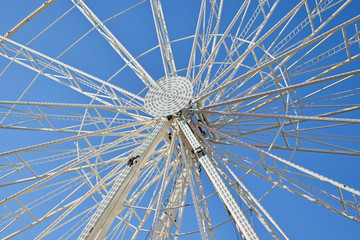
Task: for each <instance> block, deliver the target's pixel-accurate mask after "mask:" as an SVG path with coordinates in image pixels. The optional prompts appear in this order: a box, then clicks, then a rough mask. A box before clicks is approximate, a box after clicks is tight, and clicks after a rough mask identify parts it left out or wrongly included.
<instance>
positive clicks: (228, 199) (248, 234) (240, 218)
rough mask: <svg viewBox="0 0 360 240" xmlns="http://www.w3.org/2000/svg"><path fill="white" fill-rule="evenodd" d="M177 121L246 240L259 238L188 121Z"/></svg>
mask: <svg viewBox="0 0 360 240" xmlns="http://www.w3.org/2000/svg"><path fill="white" fill-rule="evenodd" d="M177 122H178V124H179V126H180V128H181V130H182V132H183V133H184V135H185V137H186V138H187V140H188V141H189V143H190V145H191V147H192V148H193V150H194V152H195V154H196V155H197V157H198V161H199V162H200V164H201V166H202V167H203V169H204V170H205V172H206V174H207V176H208V177H209V179H210V181H211V183H212V184H213V186H214V187H215V190H216V192H217V193H218V195H219V197H220V199H221V200H222V202H223V203H224V204H225V206H226V208H227V209H228V210H229V212H230V214H231V217H232V218H233V219H234V221H235V224H236V227H237V228H238V230H239V231H240V233H241V234H242V235H243V236H244V239H246V240H253V239H254V240H255V239H259V237H258V235H257V234H256V232H255V230H254V228H253V227H252V225H251V224H250V222H249V221H248V219H247V218H246V216H245V214H244V213H243V211H242V210H241V209H240V207H239V205H238V204H237V202H236V200H235V198H234V197H233V195H232V194H231V192H230V190H229V189H228V188H227V187H226V184H225V183H224V181H223V180H222V178H221V176H220V174H219V172H218V171H217V170H216V168H215V166H214V165H213V163H212V162H211V160H210V158H209V157H208V156H207V155H206V154H205V153H204V151H203V148H202V146H201V144H200V142H199V141H198V140H197V138H196V137H195V135H194V133H193V132H192V131H191V129H190V127H189V125H188V124H187V122H186V121H185V120H183V119H178V120H177Z"/></svg>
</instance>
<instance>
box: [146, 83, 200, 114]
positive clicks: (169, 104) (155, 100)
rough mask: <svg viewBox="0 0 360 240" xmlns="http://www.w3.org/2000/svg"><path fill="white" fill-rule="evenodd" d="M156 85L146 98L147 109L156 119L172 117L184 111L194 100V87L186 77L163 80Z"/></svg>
mask: <svg viewBox="0 0 360 240" xmlns="http://www.w3.org/2000/svg"><path fill="white" fill-rule="evenodd" d="M156 83H157V84H156V85H155V86H152V88H150V90H149V92H148V93H147V94H146V97H145V109H146V111H147V112H148V113H149V114H151V115H152V116H154V117H165V116H168V115H172V114H174V113H176V112H178V111H180V110H181V109H183V108H184V107H185V106H186V104H188V103H189V101H190V100H191V98H192V94H193V87H192V84H191V82H190V81H189V80H188V79H186V78H185V77H180V76H174V77H171V78H163V79H160V80H158V81H157V82H156Z"/></svg>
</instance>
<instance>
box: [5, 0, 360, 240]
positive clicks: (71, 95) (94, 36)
mask: <svg viewBox="0 0 360 240" xmlns="http://www.w3.org/2000/svg"><path fill="white" fill-rule="evenodd" d="M138 2H140V1H138ZM239 2H240V1H234V0H232V1H225V2H224V9H223V14H222V21H221V25H220V30H219V33H222V32H223V31H224V30H225V29H226V27H227V25H228V24H229V22H230V21H231V19H232V17H233V16H234V14H235V13H236V11H237V9H238V8H239ZM310 2H311V3H312V2H314V1H310ZM42 3H43V0H33V1H21V0H3V1H2V7H1V9H0V22H1V23H2V24H0V34H1V35H5V33H6V32H7V31H8V30H9V29H11V28H12V27H13V26H14V25H16V24H17V23H18V22H19V21H21V20H22V19H23V18H24V17H26V16H27V15H28V14H29V13H30V12H31V11H33V10H34V9H36V8H37V7H38V6H40V5H41V4H42ZM86 3H87V4H88V6H89V7H90V8H91V9H92V10H93V11H94V12H95V14H97V16H98V17H99V18H100V19H101V20H105V19H108V18H110V17H111V16H113V15H115V14H117V13H119V12H121V11H123V10H125V9H127V8H128V7H130V6H132V5H133V3H132V2H130V1H129V2H126V3H119V1H115V0H106V1H93V0H89V1H86ZM311 3H309V4H310V6H311ZM162 4H163V9H164V15H165V20H166V24H167V28H168V32H169V37H170V39H171V40H176V39H180V38H183V37H186V36H192V35H193V34H194V32H195V28H196V21H197V15H198V11H199V7H200V1H194V0H192V1H191V0H184V1H174V0H168V1H164V2H163V3H162ZM72 6H73V4H72V2H71V1H67V0H58V1H57V2H56V3H55V4H53V5H52V6H51V7H49V8H48V9H47V10H46V11H44V12H42V13H41V14H40V15H39V16H37V17H36V18H34V19H33V20H31V21H30V22H29V23H28V24H26V25H25V26H24V27H23V28H22V29H21V30H20V31H19V32H17V33H16V34H15V35H14V36H12V37H11V39H12V40H14V41H16V42H18V43H20V44H23V45H26V44H27V43H28V42H29V41H31V40H32V39H33V38H34V37H35V36H36V35H37V34H38V33H39V32H41V31H42V30H44V29H45V28H46V27H47V26H48V25H49V24H51V23H52V22H53V21H55V20H56V19H57V18H58V17H59V16H61V15H62V14H63V13H64V12H66V11H67V10H68V9H69V8H71V7H72ZM292 7H293V5H291V4H288V2H287V1H280V3H279V6H278V7H277V9H276V12H275V14H274V15H273V16H272V18H271V19H270V21H269V23H268V24H267V25H266V28H265V29H266V30H268V29H269V28H270V27H271V26H273V25H274V24H276V22H277V21H278V20H279V18H280V17H281V16H283V15H284V14H285V13H286V12H288V11H290V10H291V8H292ZM359 10H360V3H359V1H353V2H352V3H351V4H350V5H349V6H347V7H346V8H345V10H343V12H342V13H341V14H340V15H339V16H337V17H336V18H335V19H334V20H333V21H332V22H331V23H330V24H329V25H328V26H327V27H326V28H325V29H324V30H322V31H321V33H323V32H325V31H326V30H329V29H331V28H332V27H334V26H336V25H338V24H339V23H342V22H344V21H346V20H348V19H350V18H352V17H354V16H356V15H357V14H358V13H359ZM296 17H303V15H301V14H299V16H296ZM324 17H326V13H325V14H324ZM314 21H318V19H316V20H314ZM315 24H319V23H315ZM106 25H107V26H108V28H109V29H110V30H111V31H113V33H114V34H115V36H116V37H117V38H118V39H119V40H120V41H121V43H122V44H123V45H124V46H126V47H127V48H128V50H129V51H130V52H131V53H132V54H133V55H134V56H138V55H140V54H142V53H144V52H145V51H147V50H149V49H152V48H153V47H156V46H157V44H158V42H157V41H158V40H157V38H156V32H155V27H154V22H153V17H152V14H151V8H150V3H149V1H146V2H144V3H142V4H141V5H139V6H138V7H136V8H135V9H133V10H130V11H129V12H126V13H124V14H123V15H121V16H119V17H117V18H115V19H113V20H110V21H109V22H107V23H106ZM358 25H359V24H358ZM294 26H295V23H294ZM290 27H291V25H290ZM91 28H92V25H91V24H90V23H89V22H88V20H87V19H86V18H85V17H84V16H83V15H82V14H81V13H80V12H79V11H78V10H77V9H76V8H75V9H73V10H72V11H71V12H70V13H69V14H67V15H66V17H64V18H63V19H62V20H60V21H59V22H58V23H56V24H55V25H54V26H53V27H51V28H50V29H49V30H48V31H46V32H45V33H44V34H42V35H41V36H40V37H39V38H37V39H36V40H34V41H33V42H31V43H30V44H29V47H30V48H32V49H34V50H36V51H39V52H41V53H44V54H46V55H48V56H50V57H52V58H56V57H57V56H59V54H61V53H62V52H63V51H65V50H66V49H67V48H68V47H69V46H70V45H71V44H73V43H74V42H75V41H76V40H78V39H79V38H80V37H81V36H83V35H84V34H85V33H86V32H87V31H88V30H90V29H91ZM346 30H347V31H349V33H354V31H355V30H354V27H353V26H350V27H348V28H346ZM273 38H274V36H271V38H269V40H268V42H266V41H265V44H266V46H268V45H269V44H271V43H270V42H271V40H272V39H273ZM339 38H340V39H341V35H339V34H338V35H336V36H334V38H330V39H329V40H328V41H327V44H328V46H322V47H320V48H318V49H317V51H322V50H323V49H325V48H327V47H329V48H330V47H332V46H335V45H336V44H337V42H338V41H339ZM191 45H192V38H191V37H190V38H189V39H185V40H182V41H179V42H175V43H174V44H173V45H172V48H173V53H174V58H175V61H176V67H177V69H183V68H186V67H187V64H188V61H189V56H190V51H189V49H190V48H191ZM357 47H358V44H356V46H355V45H354V46H352V50H354V52H356V51H357V52H358V49H357ZM222 51H223V49H222ZM301 54H303V52H300V53H299V54H298V55H295V57H300V56H299V55H301ZM219 55H220V57H221V54H219ZM341 57H346V56H341ZM59 60H60V61H62V62H64V63H66V64H69V65H71V66H73V67H75V68H77V69H80V70H82V71H84V72H87V73H89V74H91V75H94V76H96V77H99V78H101V79H109V78H110V77H111V76H113V74H114V73H116V72H117V71H118V70H119V69H120V68H122V67H123V66H124V61H123V60H122V59H121V58H120V57H119V56H118V55H117V53H116V52H115V51H114V50H113V49H112V48H111V47H110V45H109V44H108V43H107V42H106V41H105V40H104V38H103V37H102V36H101V35H100V34H99V33H98V32H97V31H92V32H91V33H90V34H89V35H88V36H86V37H85V38H84V39H82V40H81V41H80V43H79V44H77V45H76V46H75V47H73V48H72V49H71V50H70V51H69V52H66V53H65V54H64V55H63V56H61V57H60V58H59ZM248 61H249V65H250V61H251V60H248ZM139 62H140V63H141V64H142V65H143V66H144V68H145V69H146V70H147V71H148V73H149V74H150V75H151V76H152V77H153V79H155V80H157V79H160V78H162V77H163V76H164V71H163V65H162V62H161V56H160V52H159V49H158V48H157V49H155V50H153V51H151V52H150V53H149V54H146V55H145V56H143V57H141V58H139ZM8 63H9V61H8V60H7V59H5V58H3V57H1V58H0V72H2V71H3V70H4V69H5V68H6V66H7V64H8ZM356 64H357V65H356ZM358 66H359V65H358V62H356V61H355V63H353V64H349V66H345V67H343V68H340V69H339V71H338V72H337V73H339V72H346V71H351V70H355V69H358ZM311 74H312V73H309V76H310V75H311ZM181 75H184V72H181ZM35 76H36V73H34V72H33V71H31V70H29V69H26V68H24V67H22V66H20V65H18V64H15V63H13V64H11V65H10V68H9V70H7V71H6V72H5V73H4V75H3V76H1V77H0V82H1V86H2V87H1V88H0V101H5V100H6V101H16V100H17V99H18V98H19V97H20V95H21V93H22V92H23V91H24V90H25V89H26V87H27V86H28V85H29V83H30V82H31V81H32V79H33V78H34V77H35ZM306 77H308V75H302V76H299V77H295V78H294V79H295V81H300V80H301V79H302V78H306ZM111 83H112V84H114V85H116V86H119V87H121V88H124V89H126V90H128V91H131V92H133V93H135V94H138V93H139V92H140V91H141V90H142V89H143V88H144V85H143V83H142V82H141V81H140V80H139V79H138V78H137V76H136V75H135V74H134V73H133V72H132V71H131V70H130V69H129V68H128V67H127V68H125V70H123V71H121V72H120V73H119V74H118V75H117V76H116V77H115V78H114V79H112V80H111ZM321 86H325V84H323V85H321ZM358 87H359V84H358V82H356V81H355V80H350V81H347V82H345V83H344V84H339V86H338V90H337V91H330V92H329V93H334V92H340V91H343V90H349V89H352V88H358ZM314 89H318V87H316V88H308V89H306V90H304V92H301V94H302V96H304V95H306V94H307V93H311V92H312V91H314ZM145 93H146V91H145ZM145 93H141V95H142V96H143V97H144V95H145ZM21 100H22V101H36V102H62V103H83V104H87V103H89V98H87V97H85V96H84V95H81V94H78V93H75V92H74V91H73V90H71V89H69V88H67V87H65V86H62V85H60V84H58V83H55V82H53V81H51V80H49V79H48V78H46V77H44V76H40V77H39V78H38V79H36V81H35V82H34V84H33V85H32V86H31V87H30V89H29V91H28V92H27V93H26V94H25V95H24V96H23V97H22V99H21ZM359 100H360V99H359V97H358V96H355V97H353V98H351V99H349V100H344V102H343V103H346V104H359ZM96 104H99V103H98V102H97V103H96ZM312 111H314V113H315V112H316V111H317V110H312ZM1 112H4V111H3V109H2V110H1ZM102 113H103V114H104V116H109V117H111V116H114V115H113V113H105V112H102ZM342 116H343V117H349V118H356V117H357V118H358V116H359V115H358V113H357V115H356V112H355V114H353V113H350V114H348V115H346V114H345V115H342ZM305 126H306V125H305ZM313 126H315V125H313ZM88 130H94V129H92V128H90V127H89V128H88ZM359 132H360V129H359V126H358V125H352V126H350V127H346V128H345V127H344V128H335V129H334V130H326V131H324V132H322V133H323V134H345V135H348V136H358V134H359ZM318 133H320V132H318ZM68 136H70V134H68V133H47V132H39V131H23V130H7V129H0V152H5V151H9V150H12V149H16V148H21V147H26V146H29V145H34V144H39V143H43V142H47V141H52V140H56V139H60V138H64V137H68ZM99 141H100V140H99ZM99 141H97V140H94V143H99ZM70 145H71V144H69V145H60V146H59V148H67V147H68V148H71V147H73V145H72V146H70ZM308 146H310V145H308ZM349 147H353V148H355V149H356V147H357V146H356V144H353V145H349ZM54 149H56V146H55V147H54ZM357 149H358V148H357ZM237 151H240V152H241V151H248V150H244V149H242V148H238V150H237ZM273 153H275V154H279V155H281V156H282V157H283V158H287V157H290V153H284V152H283V151H279V150H274V151H273ZM32 154H34V153H32ZM248 154H249V155H252V154H253V153H250V152H248ZM255 158H256V157H255ZM0 161H6V159H4V158H0ZM294 161H295V162H296V163H297V164H299V165H302V166H304V167H306V168H308V169H311V170H313V171H315V172H319V173H321V174H323V175H325V176H328V177H330V178H333V179H334V180H336V181H339V182H341V183H344V184H347V185H349V186H351V187H353V188H355V189H360V177H359V174H358V169H359V167H360V163H359V161H360V159H359V157H358V156H345V157H343V156H341V155H335V154H314V153H302V152H297V153H296V157H294ZM1 164H3V163H2V162H1ZM48 167H49V168H51V166H48ZM239 174H242V173H241V171H240V172H239ZM201 177H202V179H203V181H205V182H206V186H208V187H209V188H210V187H211V184H210V183H209V182H207V180H206V176H205V173H202V176H201ZM14 179H16V177H14ZM244 182H245V184H248V186H249V188H250V189H251V190H252V191H253V192H254V194H255V195H256V196H259V197H260V196H261V195H262V194H264V192H266V191H267V190H268V189H269V188H270V187H271V185H270V184H269V183H264V182H263V181H262V180H259V179H257V178H255V177H249V178H246V179H245V181H244ZM321 186H322V185H321ZM321 186H319V187H321ZM23 187H24V185H22V186H17V187H14V189H8V188H7V189H6V190H4V192H5V193H6V194H10V193H11V192H15V191H17V190H18V189H21V188H23ZM358 201H360V198H359V197H358ZM263 204H264V206H265V207H266V208H267V209H268V211H269V212H270V214H271V215H272V216H273V217H274V218H275V220H276V221H277V222H278V223H279V225H280V226H282V228H283V229H284V230H285V232H286V233H287V234H288V235H289V236H290V237H291V238H292V239H358V238H359V237H358V236H360V225H359V224H358V223H355V222H353V221H351V220H349V219H347V218H345V217H342V216H339V215H337V214H335V213H333V212H331V211H329V210H327V209H325V208H322V207H320V206H317V205H315V204H313V203H311V202H308V201H306V200H304V199H302V198H300V197H298V196H295V195H294V194H290V193H289V192H287V191H285V190H283V189H276V190H274V192H272V194H271V196H270V197H269V198H266V199H265V200H264V201H263ZM10 207H12V206H11V205H10ZM1 213H3V210H2V211H1ZM221 215H222V214H219V218H220V217H221ZM214 217H215V218H216V217H217V216H216V214H215V215H214ZM187 223H188V224H189V225H194V224H196V221H195V220H194V219H191V220H189V222H187ZM38 231H39V229H34V230H29V235H31V236H36V235H37V234H38ZM261 231H265V230H264V229H262V230H261ZM225 232H226V234H229V236H225V235H224V236H222V237H223V238H222V239H230V238H233V237H234V232H233V229H232V228H231V227H229V228H226V231H225ZM0 236H1V237H2V235H1V233H0ZM18 239H21V238H18ZM220 239H221V238H220Z"/></svg>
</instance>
